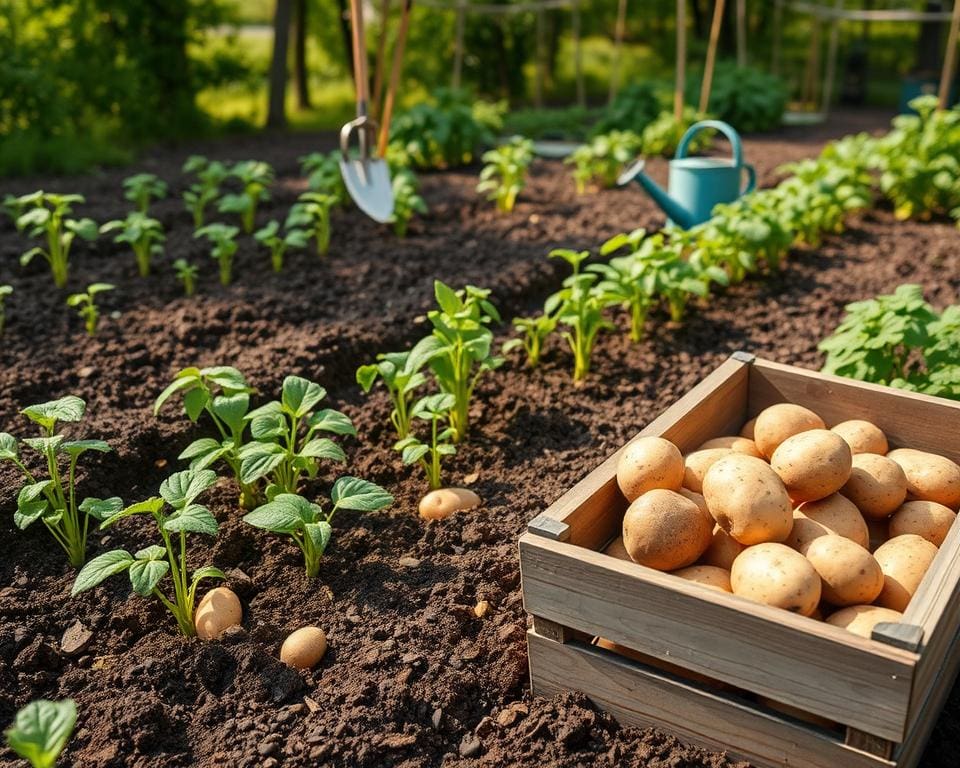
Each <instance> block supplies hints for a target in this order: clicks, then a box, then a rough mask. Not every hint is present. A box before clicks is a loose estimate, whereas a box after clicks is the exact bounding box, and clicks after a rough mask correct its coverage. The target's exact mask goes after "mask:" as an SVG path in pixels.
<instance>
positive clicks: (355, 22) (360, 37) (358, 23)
mask: <svg viewBox="0 0 960 768" xmlns="http://www.w3.org/2000/svg"><path fill="white" fill-rule="evenodd" d="M350 22H351V23H350V26H351V28H352V30H353V75H354V81H355V83H356V86H357V117H366V116H367V111H368V108H369V107H368V102H369V100H370V84H369V82H368V81H367V43H366V37H365V36H364V33H363V0H350Z"/></svg>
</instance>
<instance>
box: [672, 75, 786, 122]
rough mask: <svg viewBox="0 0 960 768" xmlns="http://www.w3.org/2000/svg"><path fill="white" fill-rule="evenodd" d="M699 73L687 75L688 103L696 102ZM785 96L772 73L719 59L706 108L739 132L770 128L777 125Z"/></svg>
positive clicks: (783, 85)
mask: <svg viewBox="0 0 960 768" xmlns="http://www.w3.org/2000/svg"><path fill="white" fill-rule="evenodd" d="M702 77H703V75H702V74H700V73H697V74H694V75H691V76H690V77H689V78H688V79H687V87H686V98H687V102H688V103H690V104H696V103H698V102H699V99H700V83H701V79H702ZM788 96H789V93H788V91H787V85H786V83H785V82H784V81H783V80H781V79H780V78H779V77H777V76H776V75H771V74H769V73H767V72H763V71H761V70H759V69H754V68H753V67H738V66H736V65H735V64H733V63H731V62H720V63H718V64H717V68H716V70H715V71H714V75H713V88H712V90H711V91H710V102H709V103H708V104H707V112H709V113H710V114H711V115H713V116H714V117H716V118H717V119H719V120H723V121H724V122H727V123H730V125H732V126H733V127H734V128H736V129H737V130H738V131H741V132H742V133H753V132H756V131H771V130H774V129H775V128H778V127H779V126H780V121H781V119H782V118H783V112H784V110H785V109H786V107H787V98H788Z"/></svg>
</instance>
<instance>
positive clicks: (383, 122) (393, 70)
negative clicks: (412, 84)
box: [377, 0, 413, 157]
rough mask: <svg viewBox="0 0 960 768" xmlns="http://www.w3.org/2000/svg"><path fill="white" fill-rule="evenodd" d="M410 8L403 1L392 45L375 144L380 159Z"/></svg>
mask: <svg viewBox="0 0 960 768" xmlns="http://www.w3.org/2000/svg"><path fill="white" fill-rule="evenodd" d="M412 7H413V0H404V3H403V15H402V16H401V17H400V29H399V31H398V32H397V42H396V43H394V49H393V65H392V66H391V67H390V85H388V86H387V97H386V99H385V100H384V102H383V114H382V115H381V116H380V140H379V142H378V143H377V154H378V155H380V157H384V156H385V155H386V153H387V144H389V142H390V120H391V118H392V117H393V102H394V99H395V98H396V96H397V87H398V86H399V84H400V71H401V69H402V68H403V51H404V47H405V46H406V43H407V30H408V29H409V27H410V10H411V8H412Z"/></svg>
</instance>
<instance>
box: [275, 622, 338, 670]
mask: <svg viewBox="0 0 960 768" xmlns="http://www.w3.org/2000/svg"><path fill="white" fill-rule="evenodd" d="M326 652H327V636H326V634H324V631H323V630H322V629H320V627H301V628H300V629H298V630H296V631H295V632H291V633H290V635H289V636H288V637H287V639H286V640H284V641H283V645H282V646H281V648H280V661H282V662H283V663H284V664H286V665H287V666H290V667H294V668H296V669H310V668H311V667H315V666H316V665H317V664H319V663H320V660H321V659H322V658H323V656H324V654H325V653H326Z"/></svg>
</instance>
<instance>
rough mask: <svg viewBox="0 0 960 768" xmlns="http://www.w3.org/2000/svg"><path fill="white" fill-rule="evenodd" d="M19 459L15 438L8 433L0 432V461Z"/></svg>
mask: <svg viewBox="0 0 960 768" xmlns="http://www.w3.org/2000/svg"><path fill="white" fill-rule="evenodd" d="M18 458H20V449H19V448H18V447H17V438H15V437H14V436H13V435H11V434H9V433H8V432H0V461H2V460H4V459H7V460H12V459H18Z"/></svg>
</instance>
